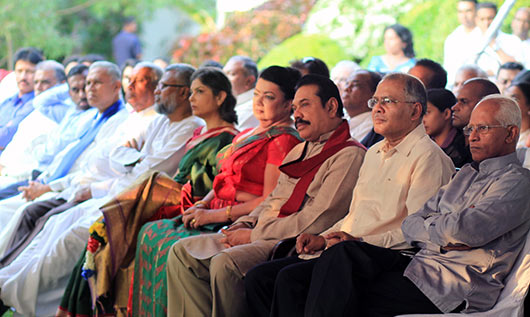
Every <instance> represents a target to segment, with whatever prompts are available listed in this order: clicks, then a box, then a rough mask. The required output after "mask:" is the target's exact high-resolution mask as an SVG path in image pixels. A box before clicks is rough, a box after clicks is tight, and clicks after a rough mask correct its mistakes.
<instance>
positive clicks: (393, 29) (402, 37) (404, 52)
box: [368, 24, 416, 73]
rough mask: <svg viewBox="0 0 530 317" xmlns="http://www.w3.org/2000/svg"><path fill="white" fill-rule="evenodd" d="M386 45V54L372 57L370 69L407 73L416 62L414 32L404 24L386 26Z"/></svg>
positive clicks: (382, 71) (380, 71)
mask: <svg viewBox="0 0 530 317" xmlns="http://www.w3.org/2000/svg"><path fill="white" fill-rule="evenodd" d="M384 46H385V51H386V53H385V55H381V56H374V57H372V59H371V60H370V64H369V65H368V70H371V71H374V72H379V73H388V72H403V73H405V72H407V71H408V70H409V69H410V68H411V67H412V66H414V64H415V63H416V59H415V58H414V56H415V53H414V43H413V41H412V33H411V32H410V30H409V29H408V28H406V27H404V26H403V25H401V24H392V25H390V26H387V27H386V28H385V33H384Z"/></svg>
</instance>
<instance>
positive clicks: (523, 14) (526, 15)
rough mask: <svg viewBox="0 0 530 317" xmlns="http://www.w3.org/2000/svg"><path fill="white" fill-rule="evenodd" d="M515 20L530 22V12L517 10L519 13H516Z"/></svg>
mask: <svg viewBox="0 0 530 317" xmlns="http://www.w3.org/2000/svg"><path fill="white" fill-rule="evenodd" d="M515 18H517V19H521V20H530V10H529V9H526V10H517V12H515Z"/></svg>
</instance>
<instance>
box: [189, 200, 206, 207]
mask: <svg viewBox="0 0 530 317" xmlns="http://www.w3.org/2000/svg"><path fill="white" fill-rule="evenodd" d="M198 205H204V207H208V202H207V201H205V200H199V201H196V202H195V203H194V204H193V206H198Z"/></svg>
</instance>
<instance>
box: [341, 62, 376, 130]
mask: <svg viewBox="0 0 530 317" xmlns="http://www.w3.org/2000/svg"><path fill="white" fill-rule="evenodd" d="M380 80H381V75H379V74H377V73H375V72H371V71H368V70H358V71H356V72H355V73H353V75H352V76H350V78H348V81H347V82H346V89H345V90H344V94H341V99H342V102H343V104H344V109H346V112H347V113H348V116H349V117H350V119H349V125H350V135H351V136H352V138H354V139H356V140H358V141H361V140H362V139H364V137H365V136H366V135H367V134H368V133H369V132H370V131H371V130H372V126H373V125H372V111H371V109H370V108H368V100H369V99H370V98H372V96H373V94H374V92H375V88H376V87H377V84H379V81H380ZM339 92H340V90H339Z"/></svg>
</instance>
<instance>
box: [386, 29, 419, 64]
mask: <svg viewBox="0 0 530 317" xmlns="http://www.w3.org/2000/svg"><path fill="white" fill-rule="evenodd" d="M388 29H392V30H394V32H396V34H397V36H398V37H399V38H400V39H401V41H402V42H403V43H405V48H404V49H403V53H404V54H405V56H407V57H408V58H413V57H414V56H416V53H414V42H413V41H412V32H411V31H410V30H409V29H408V28H407V27H405V26H403V25H401V24H398V23H396V24H392V25H389V26H387V27H386V28H385V32H386V30H388Z"/></svg>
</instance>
